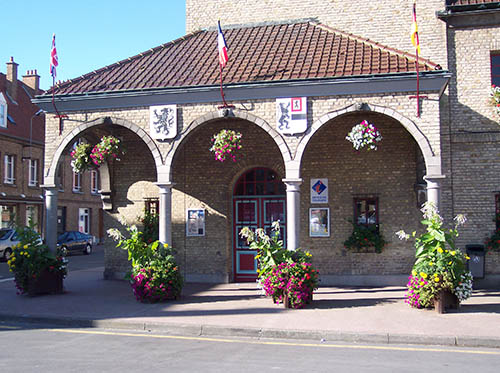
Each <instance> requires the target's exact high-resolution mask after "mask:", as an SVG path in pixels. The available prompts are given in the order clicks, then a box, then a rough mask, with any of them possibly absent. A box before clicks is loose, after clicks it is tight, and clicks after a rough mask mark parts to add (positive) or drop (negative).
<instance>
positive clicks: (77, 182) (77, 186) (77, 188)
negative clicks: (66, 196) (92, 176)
mask: <svg viewBox="0 0 500 373" xmlns="http://www.w3.org/2000/svg"><path fill="white" fill-rule="evenodd" d="M81 191H82V175H81V174H79V173H77V172H73V192H78V193H80V192H81Z"/></svg>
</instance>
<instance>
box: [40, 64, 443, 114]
mask: <svg viewBox="0 0 500 373" xmlns="http://www.w3.org/2000/svg"><path fill="white" fill-rule="evenodd" d="M450 77H451V74H450V73H449V72H448V71H444V70H436V71H426V72H423V73H420V91H421V92H436V93H439V94H441V93H442V92H443V91H444V89H445V88H446V86H447V84H448V81H449V79H450ZM416 78H417V75H416V73H398V74H383V75H364V76H358V77H342V78H331V79H324V78H322V79H305V80H287V81H277V82H255V83H242V84H228V85H226V86H225V88H224V95H225V98H226V101H228V102H237V101H248V100H261V99H274V98H277V97H299V96H305V97H318V96H350V95H373V94H378V95H384V94H398V93H404V92H408V93H413V92H415V91H416V80H417V79H416ZM218 101H221V97H220V87H219V86H197V87H173V88H162V89H144V90H127V91H113V92H95V93H91V92H89V93H84V94H69V95H56V96H55V103H56V106H57V109H58V111H59V112H71V111H88V110H105V109H119V108H133V107H145V106H154V105H164V104H202V103H210V102H218ZM33 103H35V104H37V105H38V106H39V107H40V108H42V109H43V110H45V111H47V112H50V113H53V112H54V106H53V105H52V97H51V96H50V97H49V96H38V97H36V98H35V99H34V100H33Z"/></svg>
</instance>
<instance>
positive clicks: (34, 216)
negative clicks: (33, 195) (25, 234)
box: [26, 205, 40, 231]
mask: <svg viewBox="0 0 500 373" xmlns="http://www.w3.org/2000/svg"><path fill="white" fill-rule="evenodd" d="M38 211H39V207H38V206H36V205H26V225H27V226H29V224H30V222H31V223H33V224H34V225H35V229H36V231H40V227H39V226H38Z"/></svg>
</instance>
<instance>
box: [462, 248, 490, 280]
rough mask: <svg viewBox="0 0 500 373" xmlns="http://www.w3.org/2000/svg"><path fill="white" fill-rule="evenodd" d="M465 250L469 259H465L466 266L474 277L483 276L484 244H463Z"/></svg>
mask: <svg viewBox="0 0 500 373" xmlns="http://www.w3.org/2000/svg"><path fill="white" fill-rule="evenodd" d="M465 250H466V252H467V255H468V256H469V257H470V259H469V260H468V261H467V268H468V269H469V271H471V273H472V276H473V277H474V278H484V255H485V254H486V251H485V249H484V245H479V244H470V245H465Z"/></svg>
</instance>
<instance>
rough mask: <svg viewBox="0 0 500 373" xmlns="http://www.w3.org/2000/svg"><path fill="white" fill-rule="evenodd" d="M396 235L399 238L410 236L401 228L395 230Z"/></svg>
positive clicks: (404, 238) (403, 238)
mask: <svg viewBox="0 0 500 373" xmlns="http://www.w3.org/2000/svg"><path fill="white" fill-rule="evenodd" d="M396 236H398V238H399V239H400V240H408V239H409V238H410V235H409V234H408V233H406V232H405V231H404V230H402V229H401V230H400V231H397V232H396Z"/></svg>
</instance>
